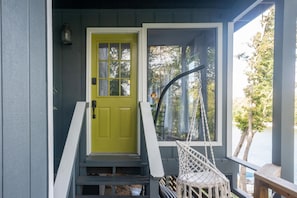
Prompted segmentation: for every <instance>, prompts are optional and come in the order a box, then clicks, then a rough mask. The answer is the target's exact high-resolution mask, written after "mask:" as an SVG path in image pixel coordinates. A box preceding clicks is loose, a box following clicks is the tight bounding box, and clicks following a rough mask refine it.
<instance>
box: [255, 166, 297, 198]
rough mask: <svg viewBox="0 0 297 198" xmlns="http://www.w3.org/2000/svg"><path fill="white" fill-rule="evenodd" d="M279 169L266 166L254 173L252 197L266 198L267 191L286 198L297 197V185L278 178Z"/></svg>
mask: <svg viewBox="0 0 297 198" xmlns="http://www.w3.org/2000/svg"><path fill="white" fill-rule="evenodd" d="M280 175H281V167H279V166H276V165H273V164H266V165H264V166H263V167H262V168H260V169H259V170H258V171H256V172H255V183H254V197H255V198H267V197H268V189H271V190H272V191H273V192H276V193H278V194H279V195H282V196H284V197H286V198H293V197H294V198H295V197H297V185H295V184H293V183H291V182H289V181H287V180H284V179H282V178H280Z"/></svg>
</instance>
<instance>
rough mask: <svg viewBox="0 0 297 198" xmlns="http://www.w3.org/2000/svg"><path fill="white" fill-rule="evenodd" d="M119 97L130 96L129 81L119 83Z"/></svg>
mask: <svg viewBox="0 0 297 198" xmlns="http://www.w3.org/2000/svg"><path fill="white" fill-rule="evenodd" d="M121 96H130V80H122V81H121Z"/></svg>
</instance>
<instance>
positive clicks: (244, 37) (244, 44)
mask: <svg viewBox="0 0 297 198" xmlns="http://www.w3.org/2000/svg"><path fill="white" fill-rule="evenodd" d="M260 20H261V16H258V17H257V18H255V19H254V20H253V21H251V22H249V23H248V24H247V25H245V26H244V27H242V28H241V29H239V30H238V31H236V32H235V33H234V43H233V50H234V52H233V54H234V56H233V98H238V97H244V93H243V88H244V87H245V86H246V85H247V81H246V76H245V74H244V68H246V66H247V63H246V61H244V60H239V59H238V58H237V57H236V56H237V55H238V54H241V53H243V52H244V53H246V54H247V55H248V54H251V53H252V49H251V48H249V47H248V43H250V42H251V41H252V38H253V36H254V35H255V34H256V33H257V32H259V31H260V30H261V24H260Z"/></svg>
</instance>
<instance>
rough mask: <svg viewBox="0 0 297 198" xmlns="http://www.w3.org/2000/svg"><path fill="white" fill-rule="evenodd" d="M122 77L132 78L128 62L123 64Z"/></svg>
mask: <svg viewBox="0 0 297 198" xmlns="http://www.w3.org/2000/svg"><path fill="white" fill-rule="evenodd" d="M121 77H122V78H130V62H127V61H122V62H121Z"/></svg>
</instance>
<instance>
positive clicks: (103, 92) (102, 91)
mask: <svg viewBox="0 0 297 198" xmlns="http://www.w3.org/2000/svg"><path fill="white" fill-rule="evenodd" d="M99 96H108V82H107V80H99Z"/></svg>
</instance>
